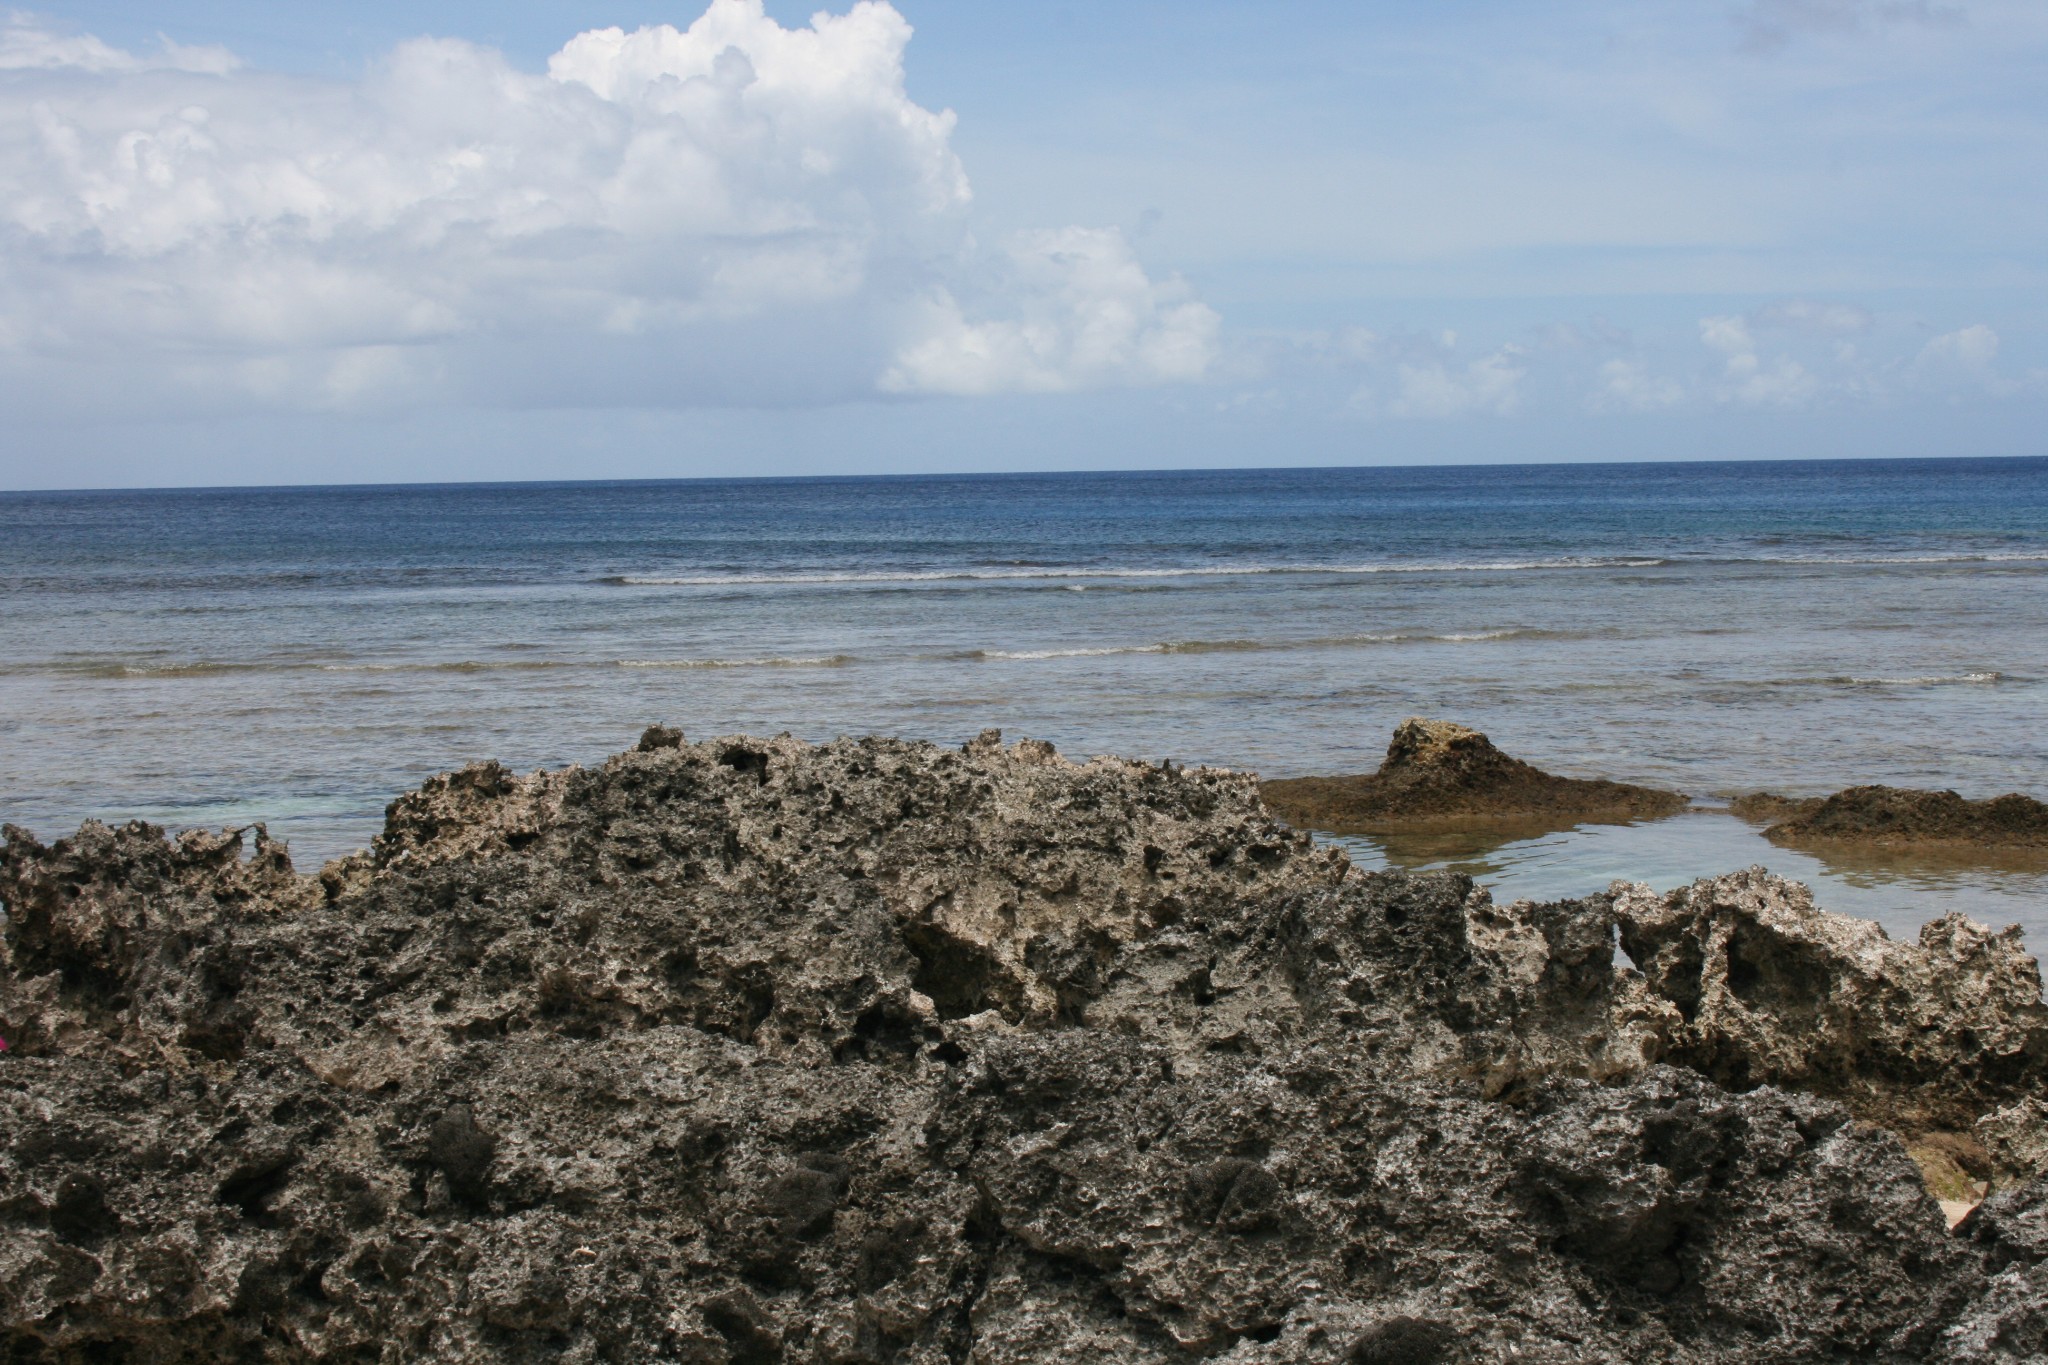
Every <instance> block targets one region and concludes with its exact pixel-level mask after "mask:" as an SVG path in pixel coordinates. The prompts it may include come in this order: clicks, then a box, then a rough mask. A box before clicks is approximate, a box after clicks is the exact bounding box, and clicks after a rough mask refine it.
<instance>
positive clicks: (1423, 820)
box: [1259, 717, 1686, 834]
mask: <svg viewBox="0 0 2048 1365" xmlns="http://www.w3.org/2000/svg"><path fill="white" fill-rule="evenodd" d="M1259 790H1260V793H1261V794H1262V795H1263V796H1264V797H1265V798H1266V804H1267V805H1269V806H1271V807H1272V808H1273V810H1274V811H1275V812H1276V813H1277V814H1279V815H1280V816H1281V818H1282V819H1285V820H1286V821H1288V822H1289V823H1290V824H1294V825H1298V826H1301V827H1303V828H1306V829H1317V830H1323V831H1326V832H1328V833H1331V834H1372V833H1377V832H1392V831H1401V830H1417V829H1429V828H1433V827H1444V826H1458V825H1470V824H1474V823H1488V824H1497V825H1501V826H1508V827H1515V828H1518V829H1521V828H1526V829H1528V830H1530V831H1532V832H1534V831H1541V830H1550V829H1565V828H1569V827H1570V826H1572V825H1575V824H1580V823H1585V822H1595V823H1620V822H1626V821H1630V820H1650V819H1656V818H1658V817H1661V816H1666V815H1671V814H1674V813H1676V812H1677V811H1680V810H1683V809H1684V808H1685V805H1686V798H1685V797H1684V796H1681V795H1679V794H1678V793H1676V792H1666V791H1657V790H1655V789H1654V788H1650V787H1636V786H1630V785H1628V784H1627V783H1622V782H1608V781H1604V780H1588V779H1581V778H1573V777H1554V776H1552V775H1551V774H1549V773H1546V772H1543V771H1541V770H1540V769H1537V768H1534V767H1531V766H1530V765H1529V764H1527V763H1524V762H1522V761H1521V760H1520V759H1516V758H1510V757H1508V755H1506V754H1504V753H1502V752H1501V751H1500V750H1499V749H1496V748H1495V747H1494V746H1493V743H1492V741H1490V740H1488V739H1487V737H1486V736H1485V735H1482V734H1480V733H1479V732H1478V731H1477V730H1469V729H1467V728H1465V727H1464V726H1462V725H1454V724H1452V723H1451V722H1449V721H1440V720H1423V719H1421V718H1420V717H1413V718H1410V719H1408V720H1405V721H1403V722H1401V724H1400V725H1399V726H1398V727H1397V728H1396V729H1395V731H1394V737H1393V741H1392V742H1391V743H1390V744H1389V745H1388V746H1387V757H1386V760H1385V761H1384V762H1382V763H1381V764H1380V768H1379V771H1378V772H1376V773H1365V774H1359V775H1356V776H1351V777H1296V778H1281V779H1276V780H1274V781H1270V782H1265V783H1261V784H1260V788H1259Z"/></svg>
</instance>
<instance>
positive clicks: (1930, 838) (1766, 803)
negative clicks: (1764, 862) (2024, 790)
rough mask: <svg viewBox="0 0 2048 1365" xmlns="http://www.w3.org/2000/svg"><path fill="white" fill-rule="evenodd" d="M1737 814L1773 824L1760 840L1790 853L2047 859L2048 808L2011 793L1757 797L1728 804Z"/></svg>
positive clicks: (1874, 790) (1871, 791)
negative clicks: (1838, 848) (1963, 853)
mask: <svg viewBox="0 0 2048 1365" xmlns="http://www.w3.org/2000/svg"><path fill="white" fill-rule="evenodd" d="M1732 808H1733V810H1734V811H1735V813H1736V814H1737V815H1740V816H1743V817H1744V818H1745V819H1751V820H1772V821H1775V822H1776V823H1774V824H1772V825H1771V827H1770V828H1769V829H1767V830H1765V831H1764V837H1765V838H1767V839H1770V840H1772V841H1774V842H1776V843H1781V844H1788V845H1792V846H1795V847H1797V846H1809V847H1811V846H1821V847H1825V846H1827V845H1830V844H1837V845H1861V846H1863V847H1867V848H1902V849H1910V848H1927V849H1936V850H1939V849H1976V848H1982V849H2029V850H2038V851H2040V852H2042V853H2044V854H2048V805H2044V804H2042V803H2041V802H2039V801H2036V800H2034V799H2033V798H2032V797H2030V796H2021V795H2020V794H2019V793H2017V792H2012V793H2008V794H2007V795H2005V796H1997V797H1993V798H1992V799H1990V800H1988V801H1968V800H1965V799H1964V798H1962V797H1960V796H1958V795H1956V794H1955V793H1954V792H1951V791H1939V792H1929V791H1915V790H1912V789H1911V788H1907V787H1851V788H1849V789H1848V790H1847V791H1840V792H1836V793H1835V794H1834V795H1833V796H1830V797H1825V798H1811V797H1810V798H1807V799H1804V800H1798V799H1793V798H1789V797H1783V796H1773V795H1771V794H1770V793H1769V792H1758V793H1756V794H1754V795H1751V796H1745V797H1742V798H1740V799H1738V800H1737V801H1735V802H1734V804H1733V807H1732Z"/></svg>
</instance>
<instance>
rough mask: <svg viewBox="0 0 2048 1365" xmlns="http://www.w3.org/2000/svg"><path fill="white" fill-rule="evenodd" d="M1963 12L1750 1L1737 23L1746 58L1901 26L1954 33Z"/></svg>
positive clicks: (1864, 0)
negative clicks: (1805, 37) (1808, 39)
mask: <svg viewBox="0 0 2048 1365" xmlns="http://www.w3.org/2000/svg"><path fill="white" fill-rule="evenodd" d="M1965 20H1966V16H1965V13H1964V10H1963V8H1962V6H1960V5H1953V4H1942V3H1939V0H1750V3H1748V4H1746V5H1744V6H1742V8H1741V9H1739V10H1738V11H1736V15H1735V23H1736V27H1737V30H1738V32H1739V34H1740V41H1741V45H1742V48H1743V50H1744V51H1747V52H1774V51H1776V50H1778V49H1779V48H1782V47H1784V46H1786V45H1787V44H1789V43H1790V42H1791V41H1792V40H1793V39H1794V38H1796V37H1799V36H1800V35H1802V34H1808V33H1819V34H1854V33H1862V32H1866V31H1868V30H1870V29H1873V28H1882V27H1887V26H1891V25H1897V24H1919V25H1924V26H1936V27H1954V26H1956V25H1959V24H1962V23H1964V22H1965Z"/></svg>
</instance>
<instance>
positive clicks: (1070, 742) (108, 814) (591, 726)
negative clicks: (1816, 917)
mask: <svg viewBox="0 0 2048 1365" xmlns="http://www.w3.org/2000/svg"><path fill="white" fill-rule="evenodd" d="M2044 703H2048V460H2000V461H1918V462H1812V463H1794V464H1740V463H1731V464H1719V465H1595V466H1586V465H1580V466H1547V467H1513V468H1509V467H1502V468H1492V469H1471V468H1460V469H1405V470H1404V469H1357V470H1303V471H1286V470H1281V471H1257V472H1247V471H1236V472H1231V471H1225V472H1205V473H1181V474H1173V473H1145V474H1118V475H1108V474H1102V475H1044V476H1014V477H975V478H903V479H837V480H761V481H744V480H728V481H706V482H674V483H653V484H555V485H505V486H464V487H404V488H355V489H329V490H207V491H176V492H153V493H81V494H0V819H6V820H11V821H13V822H15V823H18V824H21V825H25V826H27V827H29V828H31V829H33V830H35V831H36V832H37V833H39V834H40V835H42V836H44V837H53V836H55V835H57V834H59V833H63V832H66V831H68V830H69V829H71V828H74V827H75V826H76V825H77V823H78V822H79V821H80V820H82V819H84V818H86V817H88V816H93V817H99V818H107V819H119V818H126V817H129V816H143V817H146V818H149V819H152V820H157V821H160V822H163V823H167V824H171V825H192V824H209V825H218V824H223V823H232V824H241V823H245V822H249V821H253V820H259V819H260V820H264V821H267V822H268V823H269V825H270V827H271V828H272V830H273V831H274V832H276V833H278V834H280V835H282V836H284V837H286V838H288V839H289V840H290V841H291V843H292V846H293V849H294V852H295V854H296V856H297V857H298V860H299V861H300V862H301V864H311V863H317V862H318V861H320V860H322V859H324V858H326V857H329V856H332V855H334V854H336V853H339V852H342V851H345V850H347V849H350V848H353V847H356V846H359V845H361V844H362V843H363V842H365V841H366V840H367V839H368V838H369V836H370V835H371V834H372V833H374V831H375V830H376V828H377V826H378V823H379V820H380V815H381V810H382V807H383V804H384V802H385V801H386V800H388V799H389V798H390V797H391V796H392V795H393V794H395V793H396V792H398V791H401V790H403V789H405V788H407V787H410V786H412V785H414V784H416V783H417V782H419V781H420V780H421V779H422V778H424V777H426V776H427V775H429V774H431V773H433V772H435V771H438V770H442V769H445V768H448V767H451V766H455V765H457V764H460V763H463V762H466V761H469V760H471V759H475V758H480V757H497V758H501V759H503V760H504V761H506V762H508V763H511V764H513V765H515V766H519V767H528V768H530V767H539V766H552V765H559V764H565V763H573V762H584V763H587V762H593V761H597V760H599V759H601V758H602V757H603V756H604V755H605V754H607V753H610V752H613V751H615V750H617V749H619V748H622V747H624V746H625V745H627V744H629V743H630V742H631V741H632V740H633V738H634V737H635V736H636V735H637V734H638V732H639V730H640V729H641V728H642V727H643V726H645V725H646V724H648V723H649V722H651V721H654V720H663V721H667V722H669V723H673V724H680V725H682V726H683V727H684V728H685V729H686V730H688V731H690V732H692V733H696V734H705V733H729V732H736V731H752V732H769V733H773V732H776V731H782V730H789V731H791V732H793V733H796V734H798V735H801V736H804V737H807V738H813V739H824V738H829V737H831V736H833V735H838V734H850V733H853V734H857V733H867V732H884V733H892V734H901V735H908V736H918V737H927V738H931V739H935V740H940V741H943V742H948V743H957V742H959V741H961V740H963V739H965V738H967V737H969V736H971V735H973V734H974V733H976V732H978V731H979V730H981V729H982V728H984V727H986V726H991V725H994V726H1001V727H1003V728H1004V729H1005V730H1006V731H1008V732H1009V733H1010V734H1011V735H1012V737H1015V736H1018V735H1024V734H1030V735H1035V736H1039V737H1042V738H1046V739H1050V740H1052V741H1053V742H1055V743H1056V744H1058V745H1059V746H1060V747H1061V748H1062V750H1064V751H1066V752H1069V753H1073V754H1088V753H1106V752H1114V753H1123V754H1130V755H1132V756H1136V757H1142V758H1149V759H1156V758H1163V757H1170V758H1173V759H1176V760H1178V761H1181V762H1188V763H1213V764H1220V765H1224V766H1229V767H1236V768H1250V769H1256V770H1258V771H1261V772H1263V773H1266V774H1268V775H1272V776H1286V775H1295V774H1301V773H1309V772H1347V771H1358V770H1360V769H1369V768H1371V767H1372V766H1374V765H1375V764H1377V762H1378V760H1379V757H1380V754H1381V752H1382V750H1383V749H1384V746H1385V743H1386V737H1387V735H1388V733H1389V732H1390V730H1391V729H1392V727H1393V726H1394V725H1395V724H1396V723H1397V722H1399V721H1400V720H1401V719H1402V718H1403V717H1405V716H1407V715H1411V714H1425V715H1434V716H1442V717H1446V718H1450V719H1456V720H1460V721H1463V722H1465V723H1467V724H1471V725H1475V726H1478V727H1479V728H1482V729H1485V730H1487V731H1488V732H1489V733H1490V734H1492V736H1493V737H1494V739H1495V740H1496V742H1498V743H1499V744H1500V745H1501V746H1502V747H1503V748H1504V749H1506V750H1508V751H1509V752H1511V753H1514V754H1516V755H1518V756H1520V757H1523V758H1526V759H1528V760H1529V761H1531V762H1534V763H1537V764H1539V765H1541V766H1543V767H1546V768H1549V769H1551V770H1553V771H1558V772H1563V773H1568V774H1574V775H1584V776H1607V777H1614V778H1619V779H1623V780H1629V781H1637V782H1647V783H1652V784H1655V785H1660V786H1668V787H1675V788H1678V789H1680V790H1684V791H1687V792H1690V793H1693V794H1695V795H1696V796H1703V797H1713V796H1715V795H1717V794H1727V793H1732V792H1738V791H1746V790H1753V789H1757V788H1766V789H1772V790H1777V791H1782V792H1787V793H1792V794H1810V793H1817V792H1825V791H1831V790H1834V789H1837V788H1839V787H1842V786H1847V785H1850V784H1852V783H1856V782H1872V781H1876V782H1892V783H1899V784H1902V785H1911V786H1939V787H1954V788H1956V789H1958V790H1960V791H1962V792H1963V793H1964V794H1965V795H1969V796H1987V795H1994V794H1997V793H2000V792H2004V791H2010V790H2021V791H2031V792H2034V793H2037V794H2040V793H2044V792H2048V725H2044V724H2043V718H2044V717H2048V705H2044ZM1355 851H1356V852H1357V854H1358V856H1360V857H1361V859H1365V860H1371V859H1376V858H1386V857H1390V856H1391V857H1393V858H1395V860H1397V861H1399V860H1403V859H1407V860H1410V861H1415V860H1417V858H1419V860H1420V861H1422V862H1430V861H1442V859H1441V858H1433V857H1428V856H1420V855H1416V854H1414V851H1413V850H1401V849H1395V850H1392V851H1391V852H1390V851H1389V850H1387V849H1383V848H1376V847H1371V846H1367V845H1357V846H1355ZM1454 860H1455V861H1460V862H1462V864H1464V865H1466V866H1468V867H1469V868H1470V869H1471V870H1474V871H1475V872H1477V873H1478V874H1479V875H1481V877H1482V879H1485V880H1488V881H1489V882H1490V884H1494V885H1496V886H1497V888H1499V889H1500V890H1501V892H1502V894H1522V893H1524V892H1525V891H1526V892H1528V893H1530V894H1543V895H1549V894H1582V893H1583V892H1584V891H1586V890H1589V889H1594V888H1596V887H1597V886H1599V885H1604V883H1605V882H1606V880H1608V879H1609V878H1611V877H1613V876H1625V877H1631V878H1639V879H1643V880H1649V881H1652V882H1657V883H1672V884H1675V883H1676V882H1678V881H1683V880H1686V879H1688V878H1690V877H1692V876H1695V875H1702V874H1705V873H1709V872H1717V871H1725V870H1728V869H1730V868H1731V867H1734V866H1740V865H1746V864H1748V863H1751V862H1758V861H1761V862H1764V863H1765V864H1766V865H1768V866H1771V867H1773V868H1774V869H1776V870H1780V871H1785V872H1788V873H1792V874H1796V875H1800V876H1803V877H1809V878H1811V879H1813V880H1814V881H1815V882H1816V885H1817V887H1818V889H1819V890H1820V893H1821V899H1822V901H1823V903H1824V904H1830V905H1833V906H1835V907H1837V908H1842V909H1849V910H1855V911H1858V912H1861V913H1869V914H1873V915H1877V916H1879V917H1880V918H1882V919H1884V920H1885V922H1886V923H1888V924H1890V925H1892V926H1894V928H1895V929H1897V930H1899V931H1910V929H1911V927H1912V926H1914V925H1917V924H1918V923H1919V922H1920V921H1921V920H1923V919H1925V918H1928V917H1930V916H1931V915H1933V914H1937V913H1940V912H1941V911H1942V910H1944V909H1947V908H1959V909H1965V910H1968V911H1970V912H1971V913H1976V914H1979V915H1980V917H1985V918H1991V919H1995V920H1999V921H2000V922H2006V921H2016V922H2022V923H2026V924H2028V925H2029V926H2030V929H2034V926H2036V925H2037V924H2038V925H2039V926H2040V927H2039V928H2038V929H2035V930H2034V931H2035V932H2036V934H2037V937H2038V936H2039V934H2040V933H2043V932H2048V922H2044V921H2048V911H2044V910H2043V909H2042V908H2041V907H2042V906H2043V904H2044V902H2048V882H2044V880H2043V878H2042V875H2041V874H2040V873H2038V872H2033V871H2028V870H2025V869H2014V868H1992V869H1969V868H1961V869H1958V868H1932V869H1921V870H1915V869H1913V868H1909V867H1903V866H1891V867H1875V868H1870V867H1864V868H1855V867H1845V866H1837V865H1834V864H1828V863H1824V862H1819V861H1817V860H1813V859H1809V858H1806V857H1805V856H1804V855H1797V854H1790V853H1787V852H1786V851H1784V850H1778V849H1775V848H1773V847H1771V846H1770V845H1768V844H1764V843H1763V842H1762V841H1761V840H1760V839H1757V838H1756V837H1755V836H1754V834H1753V832H1751V831H1750V830H1749V827H1748V826H1746V825H1743V824H1741V822H1739V821H1735V820H1733V819H1732V817H1728V816H1725V815H1720V816H1713V815H1701V816H1691V815H1688V816H1684V817H1679V818H1677V819H1675V820H1673V821H1668V822H1662V823H1660V824H1657V825H1651V826H1640V827H1633V828H1629V829H1621V830H1616V829H1589V830H1582V831H1578V832H1574V833H1571V834H1566V835H1560V836H1553V837H1552V838H1550V839H1548V840H1539V841H1534V842H1526V843H1524V844H1520V845H1511V846H1508V847H1505V848H1502V849H1497V850H1493V851H1492V852H1490V853H1487V854H1484V855H1480V854H1476V853H1473V852H1471V851H1469V850H1468V851H1467V852H1466V853H1464V854H1462V855H1459V856H1458V858H1456V859H1454Z"/></svg>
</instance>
